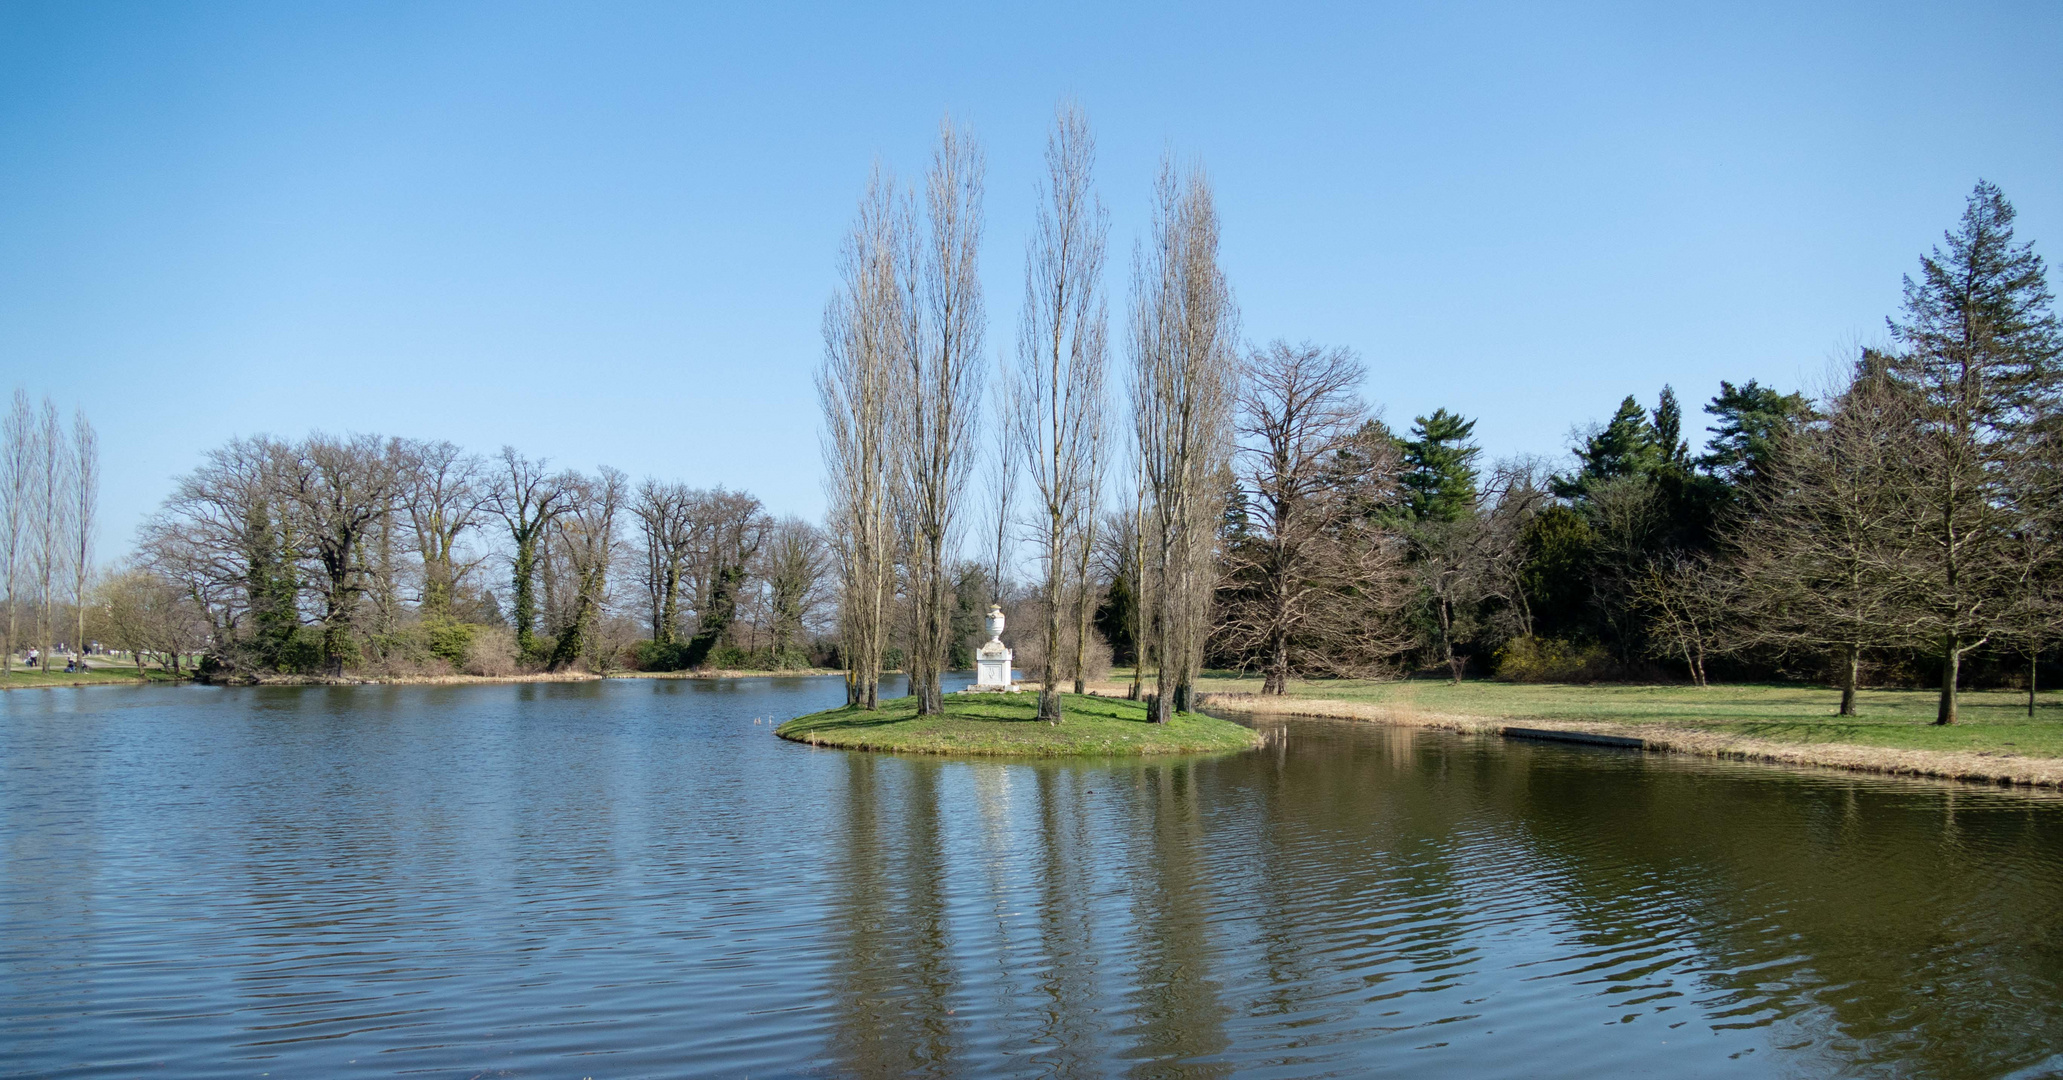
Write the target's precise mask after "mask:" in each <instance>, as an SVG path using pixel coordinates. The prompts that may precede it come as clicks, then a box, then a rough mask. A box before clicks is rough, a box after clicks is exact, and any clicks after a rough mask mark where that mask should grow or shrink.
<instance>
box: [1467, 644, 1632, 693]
mask: <svg viewBox="0 0 2063 1080" xmlns="http://www.w3.org/2000/svg"><path fill="white" fill-rule="evenodd" d="M1616 671H1617V665H1616V664H1614V663H1613V661H1612V654H1610V653H1608V652H1606V651H1605V649H1604V647H1603V646H1601V645H1577V644H1573V643H1571V642H1567V641H1560V640H1557V639H1555V638H1538V637H1519V638H1513V639H1511V640H1510V641H1508V642H1506V643H1505V645H1504V648H1502V649H1499V650H1497V677H1498V678H1499V679H1502V680H1503V681H1505V682H1521V683H1544V682H1573V683H1590V682H1597V681H1598V680H1600V679H1609V678H1611V677H1612V676H1613V675H1614V674H1615V673H1616Z"/></svg>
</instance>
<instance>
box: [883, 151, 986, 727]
mask: <svg viewBox="0 0 2063 1080" xmlns="http://www.w3.org/2000/svg"><path fill="white" fill-rule="evenodd" d="M982 171H983V161H982V153H981V148H980V146H979V145H977V144H976V143H975V142H974V140H973V139H972V138H971V137H970V136H969V135H968V134H967V133H965V132H962V131H957V130H955V129H954V128H953V126H952V124H951V122H950V121H947V122H945V123H942V124H941V125H940V127H939V137H938V148H937V150H936V152H935V153H934V154H933V156H932V164H931V173H930V175H929V176H928V177H927V179H926V181H925V200H924V203H925V209H926V221H927V223H928V225H929V229H928V232H927V234H926V236H925V238H924V241H923V243H922V245H921V249H922V259H921V264H920V266H919V268H918V275H919V276H918V279H917V283H918V284H919V285H920V286H921V288H920V289H919V290H918V291H917V294H916V296H915V297H914V303H913V304H912V305H911V313H912V314H914V315H915V318H914V319H906V322H907V323H911V324H914V326H913V331H912V332H911V333H910V334H909V335H908V337H909V340H906V342H905V344H906V346H912V347H906V348H905V349H904V350H903V365H902V367H901V378H902V382H903V385H902V386H901V387H900V388H899V391H898V393H897V394H896V395H895V398H894V400H895V403H896V404H897V406H898V408H897V409H896V418H897V421H898V422H897V425H896V427H897V442H898V444H899V447H898V448H899V449H900V450H901V454H900V455H899V461H898V472H899V473H900V479H901V488H902V491H901V494H902V498H901V500H900V502H901V504H902V505H903V506H904V507H905V508H906V510H907V514H908V532H909V541H910V544H909V555H908V563H909V578H910V580H909V586H910V598H911V601H912V603H913V606H914V611H913V613H912V621H913V626H912V630H913V633H912V635H911V637H912V640H911V642H910V650H909V659H908V661H907V667H908V669H909V673H910V692H911V694H912V695H914V696H916V697H917V711H918V713H920V714H926V715H928V714H935V713H939V712H943V711H944V709H945V699H944V697H943V696H942V689H941V686H940V676H941V675H942V674H943V672H944V670H945V664H946V653H947V650H948V648H949V647H950V645H951V639H952V606H953V604H952V595H951V589H952V581H951V573H950V567H949V565H948V563H949V561H950V554H951V552H950V548H951V546H952V543H953V538H954V531H955V527H956V525H957V524H958V521H957V519H958V515H959V508H960V504H961V502H962V499H963V498H964V496H963V492H964V491H965V489H966V487H967V477H968V473H969V472H970V470H971V469H972V466H973V462H974V458H975V454H976V447H975V444H974V440H975V432H976V426H977V420H978V419H979V417H980V415H981V382H980V378H979V376H980V364H981V350H982V338H983V336H984V334H985V332H986V329H987V316H986V315H985V314H984V313H983V311H982V296H981V280H980V276H979V250H980V247H981V232H982V205H981V203H982Z"/></svg>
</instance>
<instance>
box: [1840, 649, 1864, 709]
mask: <svg viewBox="0 0 2063 1080" xmlns="http://www.w3.org/2000/svg"><path fill="white" fill-rule="evenodd" d="M1861 667H1862V650H1861V649H1859V648H1857V647H1855V646H1854V645H1849V646H1847V647H1845V648H1844V649H1842V657H1841V712H1840V715H1842V716H1854V715H1855V680H1856V676H1857V675H1858V674H1859V671H1860V668H1861Z"/></svg>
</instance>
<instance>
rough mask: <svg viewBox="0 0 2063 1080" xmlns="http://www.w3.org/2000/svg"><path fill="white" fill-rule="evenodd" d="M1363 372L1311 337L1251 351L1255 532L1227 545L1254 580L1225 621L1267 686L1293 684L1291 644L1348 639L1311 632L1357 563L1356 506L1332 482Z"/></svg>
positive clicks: (1362, 413) (1250, 469) (1248, 466)
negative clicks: (1352, 545)
mask: <svg viewBox="0 0 2063 1080" xmlns="http://www.w3.org/2000/svg"><path fill="white" fill-rule="evenodd" d="M1365 374H1366V373H1365V371H1364V370H1363V368H1362V366H1361V361H1360V360H1359V358H1357V357H1356V356H1355V355H1354V354H1353V353H1352V352H1350V351H1348V350H1346V349H1325V348H1321V347H1319V346H1316V345H1311V344H1303V345H1290V344H1288V343H1286V342H1281V341H1277V342H1275V343H1273V344H1271V345H1269V346H1268V347H1267V348H1266V349H1258V350H1255V351H1253V352H1252V353H1251V354H1249V356H1248V358H1247V364H1246V379H1245V382H1244V384H1243V386H1242V388H1241V391H1240V394H1239V411H1238V433H1239V437H1240V448H1239V449H1240V454H1239V460H1240V464H1241V469H1240V480H1241V482H1242V484H1243V485H1244V486H1245V487H1246V489H1247V491H1248V492H1250V493H1251V498H1252V505H1253V508H1254V534H1255V535H1254V537H1253V539H1252V541H1251V542H1249V543H1246V544H1242V545H1239V546H1237V547H1235V548H1233V549H1231V550H1229V551H1227V553H1226V556H1227V567H1226V573H1227V574H1228V576H1231V577H1234V578H1244V579H1246V580H1247V581H1248V582H1249V583H1250V586H1251V587H1250V588H1248V589H1246V590H1242V591H1241V592H1240V593H1239V594H1238V595H1240V596H1241V597H1242V598H1243V599H1244V602H1241V603H1236V604H1234V605H1232V608H1231V610H1229V611H1228V612H1227V613H1226V617H1225V620H1224V622H1223V624H1222V626H1223V632H1224V633H1226V634H1227V635H1228V636H1229V637H1231V638H1233V639H1235V640H1234V641H1233V642H1232V644H1233V647H1234V648H1236V649H1240V650H1241V651H1243V652H1251V653H1254V654H1257V655H1258V657H1259V659H1260V664H1261V672H1262V679H1261V693H1263V694H1282V693H1286V692H1287V689H1288V683H1289V677H1290V674H1291V667H1292V664H1291V650H1292V648H1296V647H1311V646H1316V647H1318V648H1321V649H1322V648H1326V647H1328V646H1330V647H1339V646H1347V645H1350V644H1351V643H1348V642H1314V641H1312V640H1311V639H1310V638H1309V636H1308V635H1307V633H1306V631H1307V629H1308V628H1310V627H1312V626H1313V625H1315V623H1316V622H1317V621H1318V619H1319V618H1320V616H1321V615H1322V612H1320V611H1319V608H1320V606H1321V605H1324V604H1326V603H1339V602H1340V593H1341V591H1342V589H1343V588H1344V587H1347V583H1346V582H1343V581H1341V579H1340V574H1339V572H1340V571H1341V570H1342V569H1344V568H1345V567H1347V566H1350V565H1352V564H1353V563H1354V560H1353V558H1352V556H1351V554H1350V553H1349V552H1346V551H1343V550H1340V544H1342V543H1343V542H1345V541H1346V539H1347V537H1346V535H1345V533H1344V531H1343V529H1342V525H1343V524H1345V516H1346V515H1350V514H1352V513H1354V512H1355V509H1356V508H1355V507H1354V506H1353V505H1352V503H1351V502H1350V501H1349V500H1347V499H1345V498H1342V496H1343V495H1344V494H1346V492H1343V491H1342V490H1341V489H1340V487H1339V486H1338V485H1336V484H1335V483H1333V480H1334V478H1335V473H1334V471H1333V465H1334V462H1335V459H1336V457H1337V455H1338V453H1339V451H1340V450H1341V449H1342V447H1343V446H1344V444H1345V443H1346V441H1347V440H1349V439H1351V438H1352V437H1353V435H1354V434H1355V432H1357V431H1359V430H1360V428H1361V425H1362V423H1363V421H1364V420H1365V419H1366V417H1367V409H1366V408H1365V407H1364V406H1363V405H1362V403H1361V400H1360V398H1359V397H1358V396H1357V391H1358V389H1359V387H1360V385H1361V381H1362V379H1363V378H1364V376H1365Z"/></svg>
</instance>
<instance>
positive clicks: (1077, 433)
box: [1011, 102, 1110, 724]
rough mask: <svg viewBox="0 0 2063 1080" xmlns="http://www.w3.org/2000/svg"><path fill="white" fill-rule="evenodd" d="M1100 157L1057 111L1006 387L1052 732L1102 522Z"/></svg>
mask: <svg viewBox="0 0 2063 1080" xmlns="http://www.w3.org/2000/svg"><path fill="white" fill-rule="evenodd" d="M1095 158H1096V145H1095V140H1094V138H1093V136H1092V135H1091V134H1090V132H1089V121H1088V118H1087V117H1086V116H1085V115H1083V113H1082V110H1081V109H1080V108H1079V107H1078V106H1076V105H1074V104H1073V103H1072V102H1067V103H1063V104H1062V105H1061V106H1060V108H1059V110H1058V111H1057V113H1056V115H1055V117H1054V121H1053V131H1052V134H1051V135H1050V136H1049V137H1048V139H1047V142H1046V180H1045V183H1044V184H1043V185H1042V187H1041V189H1040V192H1039V210H1038V218H1037V221H1036V224H1035V225H1034V226H1033V232H1032V239H1031V242H1030V246H1029V248H1028V250H1027V251H1026V253H1025V283H1024V311H1023V314H1022V317H1021V320H1020V322H1019V326H1018V334H1017V357H1018V373H1017V376H1016V377H1015V378H1013V379H1012V380H1011V389H1012V391H1013V392H1014V394H1015V402H1014V406H1015V407H1014V408H1013V409H1012V410H1011V412H1012V427H1013V429H1014V430H1015V432H1016V438H1017V442H1018V446H1019V451H1020V453H1022V454H1023V455H1024V456H1025V457H1026V458H1027V459H1028V461H1029V464H1030V467H1031V468H1030V472H1031V479H1032V490H1033V492H1034V493H1035V497H1036V498H1037V500H1038V504H1037V513H1036V515H1035V516H1034V518H1033V519H1032V531H1031V535H1032V540H1033V543H1034V544H1035V545H1036V546H1037V548H1038V550H1039V555H1040V563H1041V567H1042V570H1043V578H1044V582H1043V588H1042V590H1041V594H1040V595H1041V600H1042V603H1041V609H1042V615H1043V622H1044V625H1043V627H1042V628H1041V637H1040V644H1041V648H1040V649H1039V655H1040V656H1041V657H1043V658H1044V664H1045V671H1044V672H1043V674H1042V675H1041V676H1040V681H1039V713H1038V715H1039V719H1041V720H1045V721H1047V722H1049V723H1055V724H1057V723H1059V722H1060V720H1061V705H1060V689H1059V682H1060V659H1061V652H1062V634H1061V622H1060V620H1061V618H1062V617H1063V613H1064V607H1063V604H1064V600H1065V595H1064V594H1065V591H1066V587H1067V582H1068V577H1069V574H1070V571H1071V569H1072V568H1073V567H1074V566H1075V565H1076V563H1077V561H1078V560H1077V559H1071V558H1070V551H1069V546H1070V542H1071V541H1073V542H1077V543H1079V542H1080V541H1081V540H1083V539H1085V538H1086V537H1087V536H1090V535H1093V534H1092V533H1091V532H1090V528H1091V527H1089V526H1085V525H1084V524H1083V519H1084V518H1093V517H1094V516H1095V514H1096V512H1097V511H1096V507H1095V505H1094V504H1093V502H1092V501H1091V500H1092V499H1093V498H1094V496H1095V494H1096V491H1097V482H1096V481H1095V480H1094V479H1092V477H1091V473H1092V471H1094V470H1096V469H1098V468H1100V465H1101V461H1100V457H1099V454H1098V449H1099V447H1100V444H1101V441H1102V435H1101V429H1102V427H1103V424H1104V411H1105V409H1104V400H1105V397H1106V393H1105V390H1104V371H1105V368H1106V367H1107V366H1108V365H1107V363H1106V359H1105V358H1106V354H1107V352H1108V344H1109V322H1110V320H1109V309H1108V305H1107V303H1106V302H1105V300H1104V298H1103V293H1102V280H1103V260H1104V252H1105V247H1106V242H1107V237H1108V234H1109V228H1110V226H1109V215H1108V214H1107V213H1105V212H1104V209H1103V205H1102V202H1101V201H1100V200H1099V199H1097V197H1096V194H1095V191H1094V189H1093V187H1092V184H1091V176H1090V174H1091V172H1092V170H1093V168H1094V165H1095ZM1079 554H1081V555H1084V556H1085V555H1086V553H1079Z"/></svg>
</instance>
